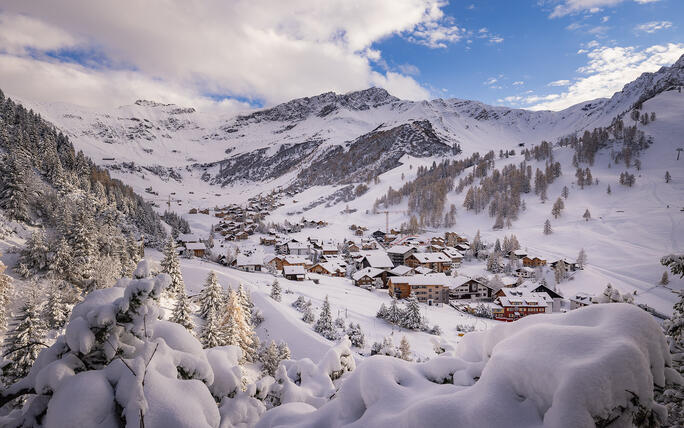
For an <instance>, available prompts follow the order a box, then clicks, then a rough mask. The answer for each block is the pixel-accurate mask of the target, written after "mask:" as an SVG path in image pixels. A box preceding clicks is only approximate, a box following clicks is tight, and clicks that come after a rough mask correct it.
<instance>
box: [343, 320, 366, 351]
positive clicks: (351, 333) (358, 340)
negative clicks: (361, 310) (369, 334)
mask: <svg viewBox="0 0 684 428" xmlns="http://www.w3.org/2000/svg"><path fill="white" fill-rule="evenodd" d="M347 337H349V340H350V341H351V344H352V346H355V347H357V348H363V347H364V346H365V344H366V336H365V335H364V334H363V330H361V324H359V323H356V324H354V323H353V322H350V323H349V327H348V328H347Z"/></svg>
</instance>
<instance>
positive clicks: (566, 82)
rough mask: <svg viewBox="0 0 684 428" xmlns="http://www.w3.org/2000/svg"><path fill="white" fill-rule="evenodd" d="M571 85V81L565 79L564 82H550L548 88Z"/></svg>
mask: <svg viewBox="0 0 684 428" xmlns="http://www.w3.org/2000/svg"><path fill="white" fill-rule="evenodd" d="M569 84H570V81H569V80H565V79H563V80H556V81H553V82H550V83H549V84H548V86H568V85H569Z"/></svg>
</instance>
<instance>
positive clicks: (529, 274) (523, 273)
mask: <svg viewBox="0 0 684 428" xmlns="http://www.w3.org/2000/svg"><path fill="white" fill-rule="evenodd" d="M535 272H536V271H535V270H534V269H532V268H531V267H521V268H518V269H516V270H515V273H516V274H517V275H518V278H524V279H529V278H534V275H535Z"/></svg>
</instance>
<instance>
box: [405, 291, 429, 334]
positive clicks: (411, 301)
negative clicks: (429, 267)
mask: <svg viewBox="0 0 684 428" xmlns="http://www.w3.org/2000/svg"><path fill="white" fill-rule="evenodd" d="M401 326H402V327H404V328H408V329H410V330H420V329H422V328H423V327H424V326H425V322H424V320H423V316H422V315H421V314H420V304H419V303H418V300H417V299H416V296H414V295H413V293H411V295H410V296H409V297H408V298H407V299H406V307H405V308H404V311H403V317H402V319H401Z"/></svg>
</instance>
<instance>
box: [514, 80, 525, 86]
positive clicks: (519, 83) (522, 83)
mask: <svg viewBox="0 0 684 428" xmlns="http://www.w3.org/2000/svg"><path fill="white" fill-rule="evenodd" d="M524 84H525V82H523V81H522V80H516V81H515V82H513V85H514V86H518V85H524Z"/></svg>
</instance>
